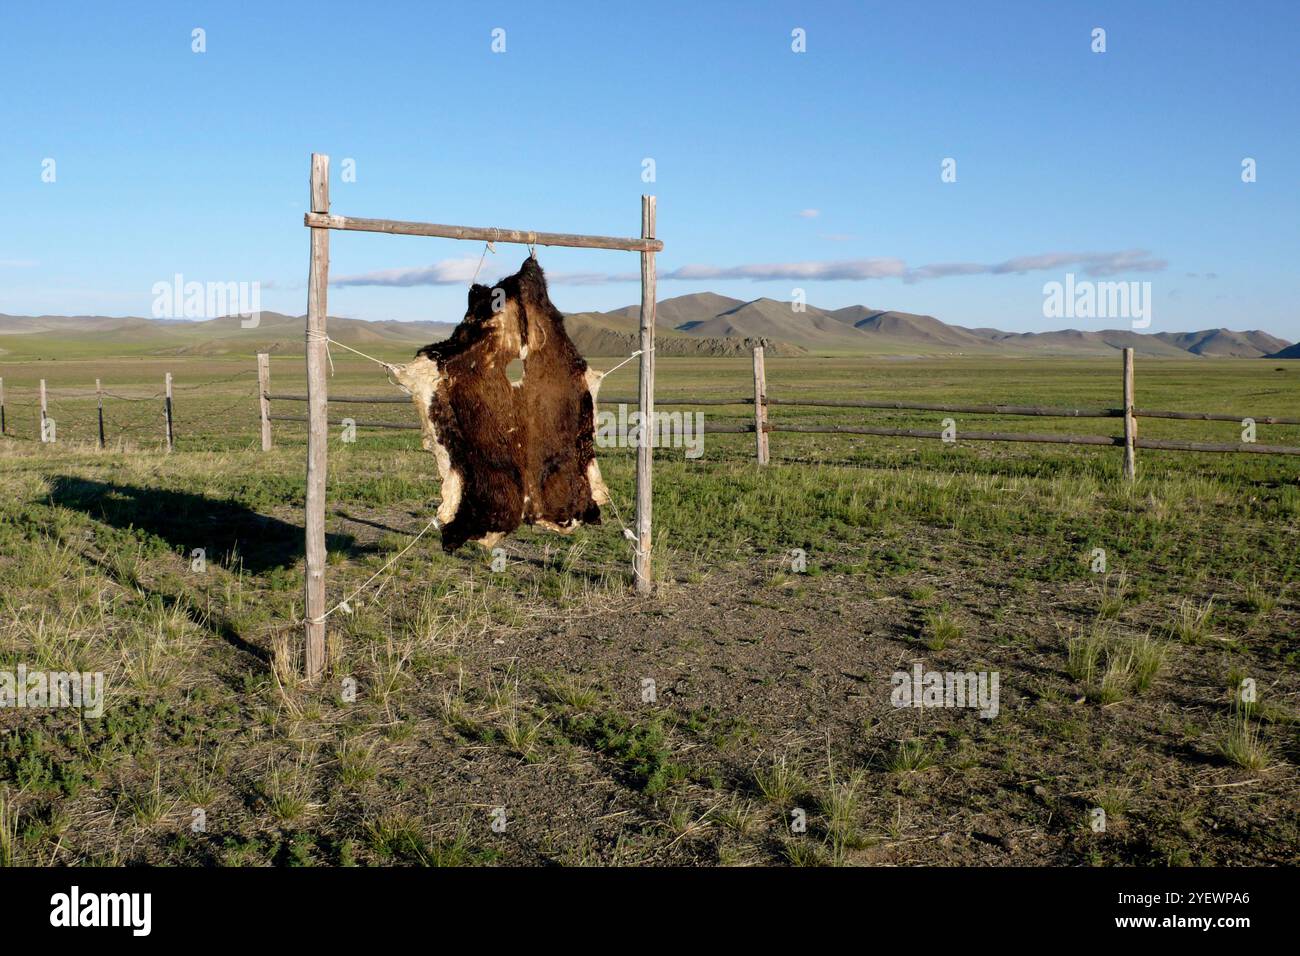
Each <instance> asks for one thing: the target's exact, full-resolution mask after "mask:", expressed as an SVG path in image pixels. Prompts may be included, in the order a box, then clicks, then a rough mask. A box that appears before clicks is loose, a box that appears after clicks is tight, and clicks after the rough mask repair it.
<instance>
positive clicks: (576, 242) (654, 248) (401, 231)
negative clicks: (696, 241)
mask: <svg viewBox="0 0 1300 956" xmlns="http://www.w3.org/2000/svg"><path fill="white" fill-rule="evenodd" d="M302 221H303V225H304V226H311V227H312V228H313V229H343V230H347V231H349V232H383V233H388V234H389V235H393V236H432V237H434V238H438V239H476V240H479V241H482V242H519V243H526V244H529V245H534V246H569V247H570V248H574V249H620V250H623V251H625V252H662V251H663V248H664V244H663V240H661V239H621V238H619V237H617V236H583V235H577V234H575V233H567V232H532V231H531V230H527V229H497V228H495V227H493V226H487V227H480V226H445V225H442V224H441V223H436V222H404V221H402V220H400V219H361V218H358V217H355V216H331V215H330V214H329V213H323V212H309V213H307V214H305V215H304V216H303V217H302Z"/></svg>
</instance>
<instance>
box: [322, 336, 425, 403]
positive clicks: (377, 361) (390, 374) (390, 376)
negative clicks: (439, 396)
mask: <svg viewBox="0 0 1300 956" xmlns="http://www.w3.org/2000/svg"><path fill="white" fill-rule="evenodd" d="M307 341H308V342H312V341H316V342H324V343H325V357H326V358H327V359H329V363H330V374H331V375H333V374H334V356H333V355H331V354H330V346H331V345H337V346H338V347H339V348H341V349H347V350H348V351H349V352H355V353H356V354H357V355H360V356H361V357H362V358H364V359H370V361H372V362H374V363H375V364H376V365H382V366H383V367H384V368H385V369H387V370H388V383H389V384H390V385H396V386H397V387H398V388H400V389H401V390H402V391H404V392H405V393H406V394H407V395H410V394H411V390H410V389H409V388H407V387H406V386H405V385H403V384H402V383H401V382H394V381H393V375H394V374H396V373H397V372H400V371H401V366H399V365H394V364H392V363H391V362H385V361H384V360H383V359H377V358H375V357H374V356H373V355H367V354H366V353H365V352H362V351H361V350H360V349H354V348H353V347H352V346H350V345H344V344H343V343H342V342H340V341H339V340H338V339H332V338H330V336H329V333H328V332H319V331H317V330H315V329H308V330H307Z"/></svg>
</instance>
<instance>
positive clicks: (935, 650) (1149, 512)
mask: <svg viewBox="0 0 1300 956" xmlns="http://www.w3.org/2000/svg"><path fill="white" fill-rule="evenodd" d="M383 357H385V358H388V359H391V360H395V361H401V360H403V359H404V358H405V357H406V356H403V355H396V354H394V355H385V356H383ZM335 363H336V366H337V368H336V374H335V376H334V378H333V379H332V381H331V386H330V387H331V389H332V390H333V391H335V392H336V393H343V392H349V393H357V392H369V393H373V394H391V393H392V390H391V388H390V386H388V385H387V384H386V383H385V382H384V378H383V375H382V373H376V371H375V367H374V366H370V365H368V364H367V363H365V362H363V361H361V360H354V359H351V358H347V359H344V358H341V357H339V356H338V355H337V353H336V358H335ZM593 364H596V365H598V366H599V365H601V364H613V361H612V360H610V361H608V362H605V363H602V362H600V361H599V360H598V361H597V362H595V363H593ZM657 364H658V379H659V381H658V392H659V395H660V396H661V397H660V402H661V404H662V403H664V402H665V401H666V400H669V399H671V397H673V396H679V397H680V396H689V397H703V396H729V395H736V396H743V395H745V394H748V393H751V391H752V381H751V378H750V376H751V370H750V365H749V362H748V360H747V359H744V360H725V359H711V360H705V359H701V360H696V359H668V358H661V359H660V360H659V361H658V363H657ZM253 369H254V364H253V361H252V359H251V358H249V359H247V360H229V359H224V358H223V359H195V358H191V357H185V356H171V357H158V356H138V357H131V358H113V357H111V356H104V357H102V358H86V359H81V360H76V361H48V362H30V363H25V364H20V363H16V362H9V363H4V362H0V375H3V377H4V385H5V391H6V410H7V426H8V432H9V433H10V437H7V438H5V439H2V440H0V671H3V670H13V669H15V668H17V667H18V666H19V665H20V664H25V665H26V666H27V668H28V669H29V670H34V669H44V670H48V671H55V670H77V671H92V672H103V673H104V674H105V679H106V684H107V703H106V706H105V710H104V715H103V716H102V717H100V718H90V717H82V716H81V715H79V714H77V713H76V712H74V711H70V710H66V709H65V710H48V711H18V710H0V728H3V730H4V733H3V736H0V862H6V863H8V862H20V863H36V864H52V865H60V864H70V863H83V864H142V863H177V864H222V865H267V864H275V865H368V864H385V863H404V864H405V863H409V864H420V865H444V864H476V863H499V864H536V863H543V862H558V863H564V864H622V865H627V864H643V863H661V864H670V863H671V864H687V865H696V864H698V865H715V864H768V863H790V864H823V863H850V864H948V863H962V864H977V865H983V864H1007V863H1026V864H1057V865H1078V864H1095V865H1133V864H1137V865H1170V864H1260V863H1262V864H1270V863H1283V862H1288V863H1295V862H1297V861H1298V860H1300V783H1298V782H1297V775H1296V761H1297V757H1298V756H1300V736H1298V734H1300V728H1298V724H1297V720H1298V719H1300V678H1298V677H1297V665H1300V644H1297V640H1296V632H1297V626H1298V625H1300V591H1298V587H1300V581H1298V576H1300V573H1298V572H1300V569H1298V568H1297V555H1300V482H1298V481H1297V472H1298V469H1300V459H1297V458H1284V457H1273V456H1264V455H1243V454H1227V455H1210V454H1184V453H1171V452H1157V451H1139V454H1138V474H1139V480H1138V481H1137V482H1136V483H1135V484H1132V485H1130V484H1128V483H1126V482H1124V481H1122V480H1121V479H1120V478H1119V471H1120V452H1119V450H1118V449H1115V448H1092V447H1070V446H1057V445H1027V444H1016V445H1011V444H962V443H960V442H959V443H958V444H957V445H955V446H950V445H945V444H942V443H940V442H925V441H920V440H907V439H889V438H874V437H862V436H840V435H797V434H786V433H775V434H773V435H772V459H773V464H772V466H771V467H769V468H767V469H763V470H760V469H758V468H757V467H756V466H755V465H754V463H753V438H752V436H744V435H709V436H708V437H707V441H706V445H705V452H704V455H703V457H702V458H700V459H698V460H687V459H685V457H684V456H683V454H682V452H681V451H674V450H661V451H660V452H659V453H658V454H657V456H656V465H655V469H656V484H655V522H656V544H655V549H656V563H657V573H658V574H659V575H660V579H661V583H660V588H659V593H658V594H657V595H656V597H655V598H653V599H650V600H644V601H643V600H636V599H634V598H633V597H631V596H630V594H629V577H630V554H629V551H628V542H627V541H626V540H625V539H624V538H623V536H622V533H621V528H620V522H619V520H617V518H616V516H615V515H614V514H613V512H612V510H607V511H606V522H605V523H604V524H603V525H601V526H599V527H591V528H585V529H581V530H579V531H578V532H577V533H575V534H574V535H572V536H571V537H560V536H556V535H550V534H546V533H543V532H540V531H539V532H534V531H531V530H525V531H523V532H522V533H520V534H518V535H516V536H514V537H512V538H510V539H507V540H506V542H504V546H505V548H506V550H507V552H508V559H509V560H508V563H507V565H506V567H505V569H504V570H502V571H493V570H492V569H491V568H490V567H489V556H488V555H487V554H486V553H484V552H482V551H481V550H477V549H475V548H472V547H466V548H464V549H462V550H461V551H459V552H457V553H456V554H454V555H450V556H448V555H444V554H443V553H442V551H441V549H440V547H439V544H438V541H437V538H436V534H434V533H431V534H430V535H428V536H426V537H425V538H423V539H421V540H420V541H418V542H417V543H416V544H415V545H414V546H413V547H412V549H411V550H410V551H409V552H408V553H407V554H406V555H405V556H404V557H403V558H402V559H401V560H400V561H399V562H397V563H396V564H395V565H394V566H393V567H392V568H391V569H390V570H389V571H387V572H385V573H383V574H382V575H381V576H380V577H379V579H378V580H377V581H376V582H375V584H374V585H373V586H372V587H371V588H369V589H368V590H366V591H364V592H363V593H362V594H361V595H360V596H358V597H357V598H356V599H355V600H353V601H352V602H351V612H352V613H350V614H348V613H344V612H339V613H336V614H335V615H334V616H333V617H331V618H330V640H331V659H332V667H331V672H330V674H329V676H328V678H327V679H326V680H325V681H324V683H323V684H322V685H321V686H319V687H309V686H306V685H304V684H303V683H302V682H301V681H300V680H299V678H298V677H297V672H298V654H299V650H300V649H299V648H298V645H297V641H298V639H299V636H300V631H301V628H300V627H299V626H298V625H297V624H296V623H295V622H296V621H298V620H299V619H300V617H301V613H302V593H301V589H302V503H303V494H304V480H305V464H304V455H305V432H304V428H303V426H301V425H295V424H287V423H277V424H276V427H275V440H276V447H275V449H274V450H273V451H271V452H270V453H262V452H261V451H260V446H259V443H258V438H257V407H256V401H255V397H254V396H255V388H256V376H255V374H254V372H253ZM165 371H171V372H173V374H174V375H175V384H176V393H175V394H176V399H175V413H176V435H177V447H176V450H175V452H173V453H172V454H170V455H167V454H165V453H164V452H163V451H161V449H160V443H161V438H162V407H161V401H160V400H159V399H158V398H157V397H156V395H157V393H159V392H160V391H161V386H162V379H163V373H164V372H165ZM96 377H98V378H101V379H102V380H103V382H104V386H105V388H106V389H108V390H109V392H110V396H109V398H108V399H107V402H106V431H107V436H108V439H109V447H108V448H107V449H105V450H103V451H101V450H99V449H97V448H96V447H94V438H95V399H94V388H93V386H94V380H95V378H96ZM40 378H45V379H46V380H47V384H48V387H49V389H50V414H51V416H52V417H53V418H54V419H55V420H56V422H57V435H58V441H57V443H56V444H54V445H42V444H40V443H39V442H37V441H36V440H35V439H36V438H37V418H38V412H37V408H36V405H35V386H36V383H37V381H38V380H39V379H40ZM272 382H273V386H272V387H273V390H274V391H290V392H292V391H301V390H302V387H303V378H302V360H301V358H300V357H299V358H294V357H289V356H286V357H277V358H275V359H273V362H272ZM634 382H635V363H633V364H631V365H629V366H627V367H626V368H624V369H623V370H621V371H619V372H618V373H616V374H615V376H612V377H611V379H610V381H609V382H607V383H606V385H605V386H604V388H605V391H606V393H608V394H632V393H633V391H634ZM204 383H211V384H204ZM768 383H769V393H770V394H771V395H773V396H776V397H800V396H812V395H819V396H827V397H834V398H882V399H899V400H908V401H923V402H924V401H931V402H943V401H963V402H965V401H971V402H1014V403H1025V404H1046V405H1106V406H1116V405H1118V404H1119V403H1120V395H1119V392H1120V365H1119V360H1118V357H1116V359H1115V360H1113V361H1095V360H1086V361H1085V360H1079V361H1074V360H1066V359H1056V360H1032V361H1031V360H1006V361H1001V360H999V361H993V360H986V359H945V360H936V359H923V360H922V359H918V360H906V359H888V360H885V359H875V360H865V359H861V358H858V359H853V358H833V359H769V360H768ZM1137 395H1138V404H1139V405H1140V406H1142V407H1150V408H1169V409H1193V410H1204V411H1224V412H1230V413H1239V414H1241V415H1243V416H1244V415H1247V414H1252V415H1265V414H1273V415H1291V416H1293V415H1295V414H1296V410H1297V409H1298V408H1300V366H1297V365H1296V363H1287V362H1271V361H1268V360H1253V361H1248V360H1240V361H1232V360H1218V361H1211V360H1199V361H1155V360H1147V361H1141V360H1139V363H1138V368H1137ZM303 408H304V406H301V405H289V404H288V403H278V404H277V406H276V407H275V409H274V411H275V412H277V413H284V414H302V413H303ZM705 411H706V418H707V419H708V420H717V421H725V420H736V421H743V420H747V419H746V414H747V410H746V409H745V408H743V407H735V408H726V407H721V408H717V407H709V408H707V409H706V410H705ZM334 413H335V414H339V415H346V414H353V415H355V417H357V418H362V419H376V418H380V419H390V420H393V421H399V420H405V421H414V412H413V410H411V409H410V408H408V407H406V406H399V405H393V406H353V407H351V408H347V407H340V408H339V409H338V410H337V411H335V412H334ZM943 417H948V416H945V415H940V414H938V413H902V412H898V413H893V412H888V413H886V412H876V411H861V410H858V411H847V410H832V409H798V408H788V407H780V406H774V407H773V409H772V419H773V421H776V422H781V421H794V420H799V421H805V422H826V423H831V422H838V423H843V424H850V423H856V424H886V425H898V426H900V427H918V428H927V429H934V430H937V429H938V428H939V427H940V426H939V420H940V419H941V418H943ZM952 417H954V418H956V419H957V422H958V428H959V436H960V429H961V428H972V429H991V430H1000V431H1015V430H1024V431H1047V430H1057V431H1062V432H1069V433H1072V434H1086V433H1098V434H1115V433H1116V430H1117V429H1118V428H1119V422H1118V421H1117V420H1095V419H1080V420H1073V419H1071V420H1057V419H1045V418H1034V419H1028V418H1009V417H1002V418H999V417H977V416H963V415H956V416H952ZM336 432H337V430H336ZM1141 434H1142V435H1144V436H1149V437H1168V438H1187V439H1191V440H1203V441H1213V440H1218V441H1235V440H1236V439H1237V438H1238V436H1239V434H1240V426H1238V425H1236V424H1234V423H1210V422H1179V421H1166V420H1152V419H1143V420H1142V422H1141ZM1259 440H1260V441H1261V442H1268V443H1275V444H1289V445H1300V428H1297V427H1285V426H1264V425H1261V426H1259ZM632 462H633V455H632V453H631V452H630V451H629V450H625V449H609V450H603V451H602V452H601V467H602V470H603V471H604V473H605V476H606V480H607V482H608V484H609V486H610V489H611V492H612V494H613V497H614V500H615V504H616V506H617V510H618V512H619V513H620V515H621V518H622V521H623V522H630V521H631V520H632V511H633V508H632V501H633V494H632ZM437 498H438V484H437V480H436V468H435V465H434V461H433V457H432V456H431V455H430V454H428V453H426V452H423V451H422V450H421V449H420V447H419V434H418V432H407V431H386V430H379V429H365V428H361V429H359V431H358V437H357V441H356V442H355V443H354V444H344V443H342V442H341V441H335V442H334V443H332V445H331V451H330V474H329V514H328V520H327V531H328V533H329V549H330V556H329V574H330V579H329V589H330V595H331V603H333V601H335V600H338V599H340V598H342V597H343V596H344V595H346V594H347V593H349V592H351V591H352V590H353V589H354V588H356V587H358V586H360V585H361V584H362V583H363V582H365V581H366V580H367V579H368V578H369V577H370V576H371V575H373V574H374V573H375V572H376V571H378V570H379V569H380V568H382V567H383V566H384V564H385V562H386V561H388V559H389V558H390V557H391V556H392V555H393V554H395V553H396V552H397V551H398V550H400V549H401V548H402V547H404V546H405V545H406V544H407V543H408V542H409V536H410V535H411V534H413V533H414V532H416V531H418V530H419V529H421V528H422V527H424V525H425V523H426V521H427V520H428V518H429V517H430V516H431V514H432V509H433V505H434V502H436V500H437ZM196 548H202V549H204V551H205V554H206V560H207V564H206V567H205V569H204V570H203V571H201V572H200V571H198V570H195V569H194V566H193V564H192V561H193V558H192V552H193V550H194V549H196ZM795 549H801V550H802V552H803V553H805V554H806V556H807V567H806V571H804V572H802V573H800V572H799V571H798V570H797V569H796V566H795V564H794V559H793V558H792V552H793V551H794V550H795ZM1097 549H1101V550H1103V551H1104V552H1105V564H1106V570H1105V571H1104V572H1100V573H1099V572H1097V571H1094V567H1096V551H1097ZM916 662H921V663H922V664H923V666H924V668H925V669H927V670H931V669H932V670H938V671H945V672H946V671H953V672H997V673H998V675H999V677H1000V693H1001V705H1000V710H999V712H998V714H997V716H996V717H993V718H991V719H984V718H981V717H980V716H979V714H978V713H977V712H976V711H974V710H971V709H962V708H938V709H930V708H916V709H914V708H896V707H894V706H893V705H892V703H891V689H892V688H891V677H892V675H893V674H894V673H895V672H898V671H904V672H910V671H911V670H912V668H913V665H914V664H915V663H916ZM1243 680H1251V681H1253V682H1254V686H1255V688H1256V689H1257V699H1256V700H1254V701H1247V702H1242V700H1241V694H1240V692H1239V688H1240V687H1241V686H1242V682H1243ZM647 682H653V689H654V693H653V694H652V695H651V694H649V693H648V690H647V689H648V688H649V687H651V686H652V685H651V684H649V683H647ZM353 687H355V699H353V696H354V695H353V694H352V693H351V689H352V688H353ZM650 697H652V698H653V699H647V698H650ZM1097 808H1101V809H1102V810H1103V811H1104V813H1105V819H1106V826H1105V829H1104V831H1102V832H1096V831H1095V830H1094V829H1093V828H1092V827H1091V826H1090V821H1092V820H1094V819H1095V811H1096V809H1097ZM198 811H201V813H199V812H198ZM799 819H803V820H806V829H805V830H803V831H799V830H798V829H792V826H791V822H792V821H795V820H799ZM196 820H197V821H200V822H201V823H202V826H201V827H199V826H198V825H197V824H196V822H195V821H196Z"/></svg>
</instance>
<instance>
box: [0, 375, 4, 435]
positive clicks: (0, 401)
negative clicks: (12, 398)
mask: <svg viewBox="0 0 1300 956" xmlns="http://www.w3.org/2000/svg"><path fill="white" fill-rule="evenodd" d="M4 433H5V380H4V378H3V377H2V376H0V435H3V434H4Z"/></svg>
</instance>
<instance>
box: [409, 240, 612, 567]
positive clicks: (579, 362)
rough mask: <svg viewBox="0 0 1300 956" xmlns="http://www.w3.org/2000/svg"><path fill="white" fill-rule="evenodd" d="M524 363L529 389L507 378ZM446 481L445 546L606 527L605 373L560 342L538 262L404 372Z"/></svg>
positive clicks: (560, 322) (472, 293) (476, 301)
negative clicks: (601, 441)
mask: <svg viewBox="0 0 1300 956" xmlns="http://www.w3.org/2000/svg"><path fill="white" fill-rule="evenodd" d="M516 359H519V360H522V364H523V378H522V380H521V381H519V382H515V383H512V382H511V380H510V377H509V375H508V374H507V368H508V367H509V366H510V364H511V362H513V361H515V360H516ZM397 377H398V380H399V381H401V382H402V384H403V385H405V386H406V387H407V388H408V389H410V391H411V394H412V398H413V400H414V402H415V406H416V408H417V409H418V410H419V414H420V423H421V426H422V428H423V433H424V447H425V448H427V449H429V450H430V451H432V452H433V453H434V455H435V457H436V459H437V464H438V472H439V475H440V477H441V479H442V503H441V505H440V506H439V508H438V520H439V522H440V523H441V525H442V546H443V549H444V550H446V551H454V550H455V549H456V548H458V547H460V546H461V545H462V544H464V543H465V542H466V541H476V542H478V543H479V544H482V545H483V546H484V547H489V548H490V547H492V546H493V545H495V544H496V543H497V541H499V540H500V539H501V538H502V537H503V536H504V535H506V534H509V533H510V532H511V531H514V530H515V529H516V528H518V527H519V526H520V525H521V524H537V525H541V526H542V527H545V528H549V529H551V530H554V531H560V532H566V533H567V532H569V531H572V530H573V529H574V528H575V527H577V525H578V524H580V523H583V522H587V523H590V524H599V523H600V508H599V505H603V504H605V503H606V502H608V501H609V493H608V491H606V489H605V483H604V482H603V481H602V480H601V477H600V468H599V466H598V465H597V464H596V449H595V405H596V390H597V388H598V387H599V385H600V378H601V376H600V373H598V372H595V371H591V370H589V369H588V368H587V363H586V362H585V361H584V360H583V358H582V356H581V355H580V354H579V353H578V350H577V348H576V347H575V346H574V344H573V342H571V341H570V340H569V336H568V335H567V334H566V333H565V331H564V316H563V315H561V313H560V311H559V310H558V309H556V308H555V306H554V305H552V304H551V300H550V298H549V297H548V296H547V293H546V277H545V275H543V273H542V267H541V266H540V265H538V263H537V260H536V259H534V258H532V257H531V256H530V257H529V258H528V259H526V260H524V264H523V265H522V266H521V267H520V269H519V272H517V273H516V274H515V275H513V276H510V277H509V278H506V279H502V280H501V281H500V282H498V283H497V284H496V285H495V286H493V287H492V288H488V287H487V286H484V285H475V286H473V287H472V288H471V289H470V290H469V308H468V310H467V311H466V313H465V318H464V319H463V320H461V323H460V325H458V326H456V329H455V331H453V332H452V334H451V338H449V339H447V340H446V341H445V342H438V343H436V344H434V345H428V346H425V347H424V348H422V349H420V351H419V352H418V353H417V354H416V358H415V360H414V361H413V362H411V363H410V364H409V365H406V366H405V367H403V368H402V369H401V370H400V371H399V372H398V376H397Z"/></svg>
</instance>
